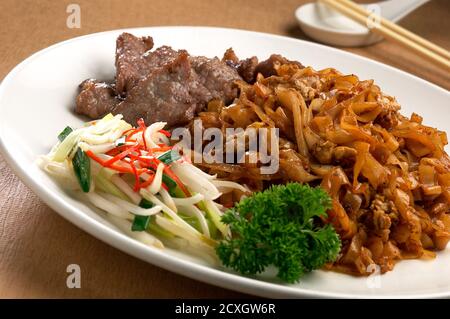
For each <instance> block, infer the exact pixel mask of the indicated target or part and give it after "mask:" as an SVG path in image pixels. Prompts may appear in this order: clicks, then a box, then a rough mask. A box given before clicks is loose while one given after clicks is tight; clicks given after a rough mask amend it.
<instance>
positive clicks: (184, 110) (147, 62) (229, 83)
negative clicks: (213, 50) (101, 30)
mask: <svg viewBox="0 0 450 319" xmlns="http://www.w3.org/2000/svg"><path fill="white" fill-rule="evenodd" d="M152 47H153V40H152V38H150V37H142V38H139V37H135V36H133V35H131V34H129V33H123V34H122V35H120V36H119V38H118V39H117V48H116V68H117V74H116V87H115V92H114V90H113V88H112V86H108V85H106V84H104V83H103V84H100V83H97V82H89V81H88V82H86V83H84V84H83V85H82V90H81V92H80V94H79V96H78V98H77V107H76V111H77V112H78V113H80V114H85V115H88V116H90V117H92V118H98V117H100V116H102V115H104V114H105V113H108V112H110V111H112V112H113V113H114V114H118V113H122V114H123V115H124V117H125V119H126V120H127V121H129V122H130V123H132V124H134V123H136V121H137V120H138V119H139V118H140V117H142V118H144V119H145V120H146V122H147V123H152V122H155V121H165V122H168V124H169V125H171V126H174V125H179V124H184V123H187V122H189V121H190V120H191V119H192V118H193V117H194V114H195V113H196V112H198V111H200V110H201V109H202V108H204V107H205V106H206V104H207V103H208V102H209V101H210V100H212V99H220V100H222V101H223V102H224V103H230V102H231V101H233V99H234V98H236V97H237V95H238V89H237V87H236V86H235V85H234V81H235V80H241V79H242V78H241V77H240V76H239V74H238V70H239V68H238V69H236V68H235V67H233V66H230V65H229V64H227V63H225V62H223V61H220V60H219V59H218V58H213V59H209V58H206V57H202V56H200V57H195V56H190V55H189V54H188V53H187V52H186V51H184V50H179V51H176V50H174V49H172V48H170V47H168V46H163V47H160V48H157V49H156V50H153V51H151V49H152ZM114 93H115V94H116V97H115V96H114Z"/></svg>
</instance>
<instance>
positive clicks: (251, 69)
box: [237, 56, 258, 83]
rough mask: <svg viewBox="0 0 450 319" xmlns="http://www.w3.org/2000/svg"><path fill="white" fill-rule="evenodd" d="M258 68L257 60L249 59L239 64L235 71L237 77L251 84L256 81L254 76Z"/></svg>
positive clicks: (255, 58) (254, 58)
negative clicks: (237, 74)
mask: <svg viewBox="0 0 450 319" xmlns="http://www.w3.org/2000/svg"><path fill="white" fill-rule="evenodd" d="M257 67H258V58H257V57H255V56H254V57H251V58H248V59H245V60H242V61H240V62H239V65H238V67H237V71H238V73H239V75H240V76H241V77H242V78H243V79H244V81H245V82H247V83H253V82H255V80H256V75H257V74H258V73H257V71H256V68H257Z"/></svg>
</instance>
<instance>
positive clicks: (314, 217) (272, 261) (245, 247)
mask: <svg viewBox="0 0 450 319" xmlns="http://www.w3.org/2000/svg"><path fill="white" fill-rule="evenodd" d="M329 207H330V198H329V196H328V195H327V193H325V191H324V190H323V189H321V188H311V187H309V186H307V185H300V184H298V183H290V184H287V185H278V186H272V187H271V188H270V189H267V190H266V191H264V192H260V193H255V194H253V195H252V196H251V197H247V198H245V199H243V200H241V201H240V202H239V203H238V204H236V206H235V207H234V208H231V209H229V210H228V211H227V212H226V213H225V214H224V215H223V217H222V221H223V223H225V224H226V225H228V226H229V227H230V230H231V232H232V237H231V238H226V239H225V240H223V241H221V242H220V243H219V245H218V246H217V248H216V251H217V254H218V256H219V257H220V259H221V260H222V262H223V264H224V265H225V266H228V267H231V268H233V269H235V270H237V271H238V272H240V273H242V274H246V275H253V274H257V273H261V272H263V271H264V270H265V269H266V267H268V266H269V265H274V266H275V267H277V268H278V277H279V278H281V279H282V280H284V281H286V282H291V283H293V282H296V281H298V280H299V278H300V277H302V276H303V275H304V274H305V273H307V272H309V271H311V270H313V269H317V268H320V267H322V266H323V265H324V264H326V263H328V262H332V261H334V260H335V259H336V257H337V255H338V253H339V250H340V247H341V245H340V239H339V236H338V235H337V233H336V232H335V230H334V228H333V227H332V226H331V225H325V226H324V225H323V224H322V222H321V218H325V217H326V210H327V209H328V208H329Z"/></svg>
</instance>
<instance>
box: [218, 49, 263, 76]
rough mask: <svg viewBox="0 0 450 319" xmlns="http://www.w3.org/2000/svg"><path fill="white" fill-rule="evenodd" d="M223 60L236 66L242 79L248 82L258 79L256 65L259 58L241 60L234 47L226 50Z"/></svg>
mask: <svg viewBox="0 0 450 319" xmlns="http://www.w3.org/2000/svg"><path fill="white" fill-rule="evenodd" d="M222 61H223V62H225V63H226V64H228V65H229V66H232V67H233V68H235V69H236V70H237V72H238V74H239V75H240V76H241V77H242V79H243V80H244V81H245V82H247V83H253V82H255V80H256V74H257V73H256V67H257V66H258V58H257V57H255V56H254V57H251V58H248V59H245V60H239V58H238V57H237V55H236V53H235V52H234V50H233V49H232V48H229V49H227V50H226V51H225V53H224V55H223V58H222Z"/></svg>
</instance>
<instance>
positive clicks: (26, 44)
mask: <svg viewBox="0 0 450 319" xmlns="http://www.w3.org/2000/svg"><path fill="white" fill-rule="evenodd" d="M305 2H307V1H304V0H260V1H256V0H255V1H245V0H228V1H224V0H203V1H202V0H190V1H181V0H152V1H144V0H140V1H138V0H127V1H121V0H108V1H87V0H71V1H56V0H54V1H51V0H38V1H36V0H22V1H16V0H1V1H0V79H2V78H3V77H4V76H5V75H6V74H7V73H8V72H9V71H10V70H11V69H12V68H13V67H14V66H15V65H16V64H17V63H19V62H20V61H22V60H23V59H25V58H26V57H28V56H29V55H30V54H32V53H34V52H36V51H38V50H40V49H43V48H45V47H47V46H49V45H51V44H54V43H56V42H59V41H62V40H66V39H69V38H72V37H76V36H80V35H83V34H88V33H93V32H98V31H105V30H111V29H119V28H126V27H140V26H156V25H204V26H222V27H232V28H240V29H247V30H254V31H261V32H268V33H275V34H281V35H288V36H292V37H296V38H301V39H307V37H306V36H305V35H304V34H303V33H302V32H301V31H300V29H299V28H298V27H297V24H296V21H295V19H294V10H295V8H296V7H297V6H299V5H300V4H302V3H305ZM365 2H367V1H365ZM69 3H77V4H79V5H80V6H81V28H80V29H69V28H67V27H66V18H67V15H68V14H67V13H66V7H67V5H68V4H69ZM401 24H402V25H403V26H404V27H406V28H408V29H409V30H411V31H413V32H415V33H417V34H419V35H421V36H423V37H425V38H427V39H429V40H431V41H432V42H435V43H436V44H439V45H441V46H443V47H445V48H446V49H450V35H449V30H450V1H449V0H432V1H431V2H430V3H428V4H426V5H424V6H423V7H422V8H420V9H419V10H417V11H416V12H414V13H412V14H411V15H410V16H408V17H407V18H405V19H404V20H403V21H402V23H401ZM345 50H348V51H351V52H354V53H357V54H360V55H364V56H367V57H369V58H372V59H374V60H378V61H381V62H384V63H387V64H390V65H392V66H395V67H397V68H400V69H402V70H405V71H407V72H410V73H413V74H415V75H417V76H420V77H422V78H424V79H426V80H428V81H431V82H433V83H436V84H437V85H440V86H442V87H444V88H445V89H447V90H448V89H450V76H449V74H448V73H446V72H445V71H443V70H441V69H439V68H438V67H436V66H434V65H432V64H430V63H429V62H426V61H423V60H422V59H421V58H419V57H417V56H416V55H414V54H412V53H411V52H409V51H408V50H407V49H404V48H402V47H400V46H398V45H397V44H393V43H389V42H386V41H384V42H381V43H378V44H376V45H374V46H371V47H365V48H351V49H345ZM72 263H75V264H79V265H80V266H81V270H82V288H81V289H68V288H67V287H66V278H67V273H66V267H67V265H69V264H72ZM0 297H13V298H17V297H19V298H22V297H38V298H57V297H85V298H92V297H100V298H104V297H105V298H107V297H112V298H116V297H134V298H152V297H155V298H156V297H159V298H166V297H167V298H188V297H191V298H202V297H212V298H216V297H217V298H228V297H230V298H233V297H234V298H236V297H245V295H242V294H240V293H237V292H232V291H228V290H224V289H221V288H217V287H214V286H210V285H207V284H203V283H200V282H197V281H194V280H191V279H188V278H185V277H182V276H179V275H176V274H173V273H170V272H168V271H165V270H163V269H160V268H158V267H154V266H152V265H149V264H147V263H144V262H142V261H140V260H138V259H136V258H133V257H130V256H128V255H126V254H124V253H122V252H120V251H118V250H116V249H114V248H112V247H110V246H108V245H106V244H104V243H103V242H101V241H99V240H97V239H95V238H94V237H92V236H90V235H88V234H86V233H85V232H83V231H82V230H80V229H78V228H77V227H75V226H73V225H72V224H70V223H69V222H67V221H66V220H64V219H63V218H61V217H60V216H59V215H57V214H56V213H55V212H54V211H52V210H51V209H50V208H49V207H47V206H46V205H45V204H44V203H43V202H42V201H41V200H40V199H39V198H37V197H36V195H34V194H33V193H32V192H31V191H30V190H29V189H28V188H27V187H26V186H25V185H24V184H23V183H22V182H21V181H19V179H18V178H17V177H16V176H15V175H14V173H12V172H11V169H10V168H9V167H8V166H7V164H6V163H5V162H4V160H3V159H2V157H1V156H0Z"/></svg>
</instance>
